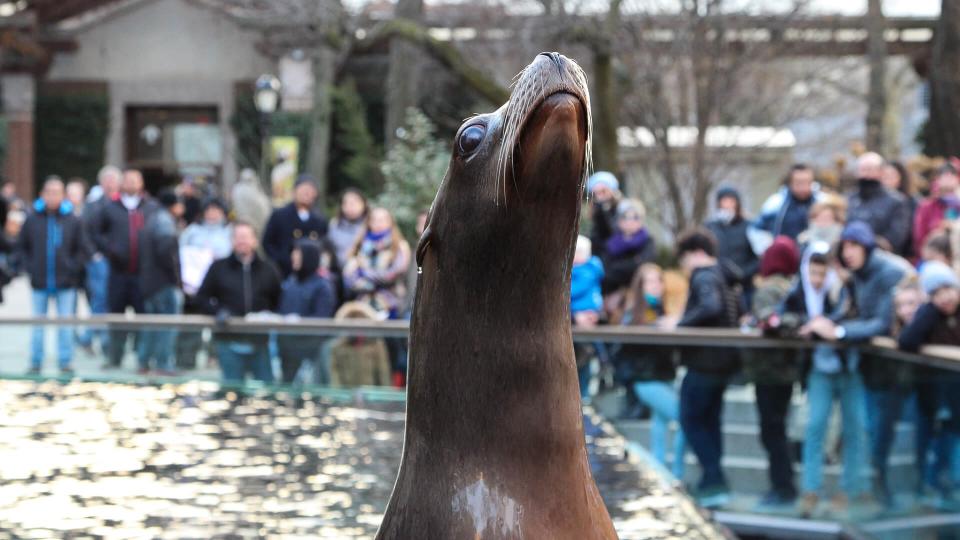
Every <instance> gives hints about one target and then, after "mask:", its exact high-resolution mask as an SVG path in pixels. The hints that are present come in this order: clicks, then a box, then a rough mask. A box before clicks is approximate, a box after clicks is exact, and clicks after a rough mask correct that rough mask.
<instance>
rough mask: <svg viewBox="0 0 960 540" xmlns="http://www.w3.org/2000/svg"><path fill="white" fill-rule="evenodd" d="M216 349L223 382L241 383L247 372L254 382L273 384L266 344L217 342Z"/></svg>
mask: <svg viewBox="0 0 960 540" xmlns="http://www.w3.org/2000/svg"><path fill="white" fill-rule="evenodd" d="M216 348H217V360H218V361H219V362H220V371H221V373H222V374H223V382H243V380H244V378H245V377H246V374H247V373H248V372H249V373H250V374H251V375H252V376H253V378H254V379H255V380H258V381H263V382H267V383H269V382H273V369H272V367H271V365H270V352H269V350H268V347H267V344H266V343H247V342H240V341H217V343H216Z"/></svg>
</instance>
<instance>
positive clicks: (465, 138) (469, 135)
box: [458, 124, 487, 154]
mask: <svg viewBox="0 0 960 540" xmlns="http://www.w3.org/2000/svg"><path fill="white" fill-rule="evenodd" d="M486 134H487V129H486V128H485V127H483V126H482V125H480V124H475V125H472V126H470V127H468V128H467V129H465V130H463V133H461V134H460V141H459V142H458V145H459V147H460V153H462V154H469V153H470V152H473V151H474V150H476V149H477V147H478V146H480V143H481V142H483V136H484V135H486Z"/></svg>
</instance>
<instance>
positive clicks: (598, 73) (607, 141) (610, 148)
mask: <svg viewBox="0 0 960 540" xmlns="http://www.w3.org/2000/svg"><path fill="white" fill-rule="evenodd" d="M620 4H621V1H620V0H611V2H610V10H609V11H608V12H607V18H606V21H605V25H604V31H603V35H602V36H600V40H599V43H597V44H595V45H594V46H593V90H594V93H595V94H596V95H595V96H593V97H592V99H591V101H592V103H591V106H592V107H593V166H594V169H596V170H598V171H610V172H613V173H614V174H618V175H619V173H620V172H622V171H620V143H619V141H618V140H617V128H618V127H619V126H618V125H617V124H618V119H619V118H620V114H619V112H620V111H619V106H620V99H619V98H618V96H617V94H618V92H617V88H616V84H617V82H616V77H615V76H614V72H613V49H614V46H613V40H614V39H615V37H616V31H617V28H619V26H620Z"/></svg>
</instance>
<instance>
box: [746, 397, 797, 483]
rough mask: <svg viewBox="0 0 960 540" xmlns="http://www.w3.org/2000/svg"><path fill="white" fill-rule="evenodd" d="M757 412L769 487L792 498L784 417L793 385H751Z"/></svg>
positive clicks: (788, 450) (788, 407) (787, 409)
mask: <svg viewBox="0 0 960 540" xmlns="http://www.w3.org/2000/svg"><path fill="white" fill-rule="evenodd" d="M754 392H755V395H756V397H757V401H756V405H757V412H758V413H759V415H760V442H762V443H763V449H764V450H766V452H767V461H768V463H769V467H768V469H767V472H768V474H769V478H770V488H771V489H772V490H773V491H774V492H776V493H777V494H779V495H781V496H784V497H787V498H792V497H795V496H796V494H797V487H796V485H795V484H794V482H793V458H792V456H791V452H790V443H789V442H788V441H787V415H788V414H789V413H790V398H791V396H793V384H762V383H758V384H756V385H755V386H754Z"/></svg>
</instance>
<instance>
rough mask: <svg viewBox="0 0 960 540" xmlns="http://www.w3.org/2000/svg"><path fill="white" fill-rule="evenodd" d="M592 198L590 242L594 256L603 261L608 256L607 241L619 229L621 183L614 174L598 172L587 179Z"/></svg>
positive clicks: (588, 190) (589, 193)
mask: <svg viewBox="0 0 960 540" xmlns="http://www.w3.org/2000/svg"><path fill="white" fill-rule="evenodd" d="M587 193H588V195H589V197H590V242H591V243H592V246H593V254H594V255H596V256H597V257H600V258H601V259H602V258H603V257H604V255H605V254H606V253H605V252H604V248H605V247H606V245H607V240H609V239H610V237H611V236H613V233H614V232H615V231H616V227H617V205H618V204H619V203H620V199H621V198H622V195H621V194H620V182H619V181H618V180H617V177H616V176H614V175H613V173H610V172H607V171H597V172H595V173H593V174H592V175H590V178H588V179H587Z"/></svg>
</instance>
